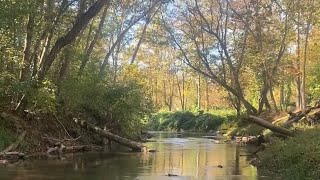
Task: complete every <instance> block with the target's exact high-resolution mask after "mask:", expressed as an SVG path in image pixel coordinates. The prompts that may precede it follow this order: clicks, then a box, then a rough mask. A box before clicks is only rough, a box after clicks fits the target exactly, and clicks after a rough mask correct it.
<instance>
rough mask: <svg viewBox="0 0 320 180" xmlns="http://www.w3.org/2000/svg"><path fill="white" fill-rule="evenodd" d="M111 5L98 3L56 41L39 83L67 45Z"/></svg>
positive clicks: (42, 70)
mask: <svg viewBox="0 0 320 180" xmlns="http://www.w3.org/2000/svg"><path fill="white" fill-rule="evenodd" d="M109 3H110V1H109V0H98V1H96V2H95V3H94V4H93V5H92V6H91V7H90V8H89V9H88V10H87V11H86V12H85V13H83V14H82V15H81V16H80V18H79V19H78V20H77V21H76V22H75V24H74V25H73V27H72V28H71V29H70V31H69V32H68V33H67V34H66V35H64V36H62V37H60V38H59V39H58V40H57V41H56V43H55V44H54V46H53V47H52V49H51V51H50V52H49V54H48V56H46V58H45V60H44V63H43V65H42V67H41V70H40V71H39V74H38V80H39V81H42V80H43V79H44V78H45V76H46V74H47V72H48V70H49V69H50V67H51V65H52V63H53V61H54V59H55V58H56V56H57V54H58V53H59V52H60V50H61V49H62V48H63V47H65V46H66V45H68V44H70V43H71V42H72V41H74V40H75V38H76V37H77V36H78V34H79V33H80V32H81V30H82V29H84V28H85V27H86V26H87V24H88V23H89V22H90V20H91V19H92V18H93V17H94V16H96V14H98V13H99V12H100V10H101V9H102V8H103V7H104V6H105V5H107V4H109Z"/></svg>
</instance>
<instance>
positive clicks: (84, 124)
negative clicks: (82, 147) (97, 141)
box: [73, 118, 144, 151]
mask: <svg viewBox="0 0 320 180" xmlns="http://www.w3.org/2000/svg"><path fill="white" fill-rule="evenodd" d="M73 120H74V121H75V122H76V123H77V124H79V125H80V126H81V127H83V128H86V129H88V130H91V131H93V132H95V133H97V134H98V135H100V136H102V137H105V138H107V139H109V140H111V141H114V142H116V143H118V144H120V145H123V146H125V147H128V148H131V149H132V151H142V150H143V148H144V146H143V145H142V144H140V143H137V142H134V141H131V140H129V139H126V138H123V137H120V136H118V135H115V134H112V133H111V132H108V131H106V130H103V129H101V128H99V127H97V126H94V125H93V124H91V123H88V122H86V121H84V120H79V119H76V118H74V119H73Z"/></svg>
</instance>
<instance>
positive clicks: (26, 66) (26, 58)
mask: <svg viewBox="0 0 320 180" xmlns="http://www.w3.org/2000/svg"><path fill="white" fill-rule="evenodd" d="M34 18H35V16H34V15H33V14H29V17H28V23H27V36H26V40H25V47H24V52H23V60H22V61H23V67H22V69H21V72H20V81H25V80H27V79H28V78H29V76H30V65H31V45H32V34H33V26H34Z"/></svg>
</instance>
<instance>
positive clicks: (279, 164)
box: [258, 128, 320, 180]
mask: <svg viewBox="0 0 320 180" xmlns="http://www.w3.org/2000/svg"><path fill="white" fill-rule="evenodd" d="M319 136H320V129H319V128H315V129H308V130H306V131H303V132H301V133H299V134H298V135H297V136H295V137H293V138H289V139H286V140H281V139H277V140H275V141H273V142H272V144H270V146H268V147H267V149H266V150H265V151H262V152H260V153H259V154H258V155H259V159H260V164H259V167H260V168H263V169H266V170H269V171H271V172H274V173H277V174H278V175H279V176H280V178H281V179H284V180H301V179H305V180H314V179H319V177H320V169H319V164H320V138H319Z"/></svg>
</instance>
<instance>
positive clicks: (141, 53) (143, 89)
mask: <svg viewBox="0 0 320 180" xmlns="http://www.w3.org/2000/svg"><path fill="white" fill-rule="evenodd" d="M319 6H320V4H319V2H318V1H314V0H307V1H302V0H294V1H288V0H282V1H273V0H245V1H238V0H235V1H234V0H233V1H231V0H194V1H193V0H187V1H179V0H177V1H168V0H160V1H154V0H148V1H143V0H137V1H118V0H113V1H112V0H96V1H92V0H78V1H74V0H28V1H14V0H5V1H1V4H0V10H1V15H0V18H1V19H0V22H1V24H0V34H1V35H0V38H1V39H0V42H1V44H0V110H1V111H2V112H9V113H12V114H15V115H18V116H20V117H22V119H25V120H26V121H27V120H32V119H33V120H34V119H36V120H37V121H38V120H39V119H46V120H48V121H49V124H50V123H52V124H51V125H50V126H49V127H46V128H49V129H55V128H57V126H60V127H59V128H58V129H61V131H60V133H61V132H64V131H67V132H71V131H73V130H72V129H74V128H75V127H77V126H76V125H75V124H74V122H73V121H72V118H83V119H86V120H88V121H89V122H90V123H93V124H94V125H97V126H100V127H104V128H105V129H109V130H110V131H112V132H114V133H117V134H122V135H124V136H130V135H132V133H137V132H139V130H140V129H142V128H143V126H144V125H145V124H146V122H147V121H148V120H149V119H151V122H152V120H154V119H155V117H156V116H154V117H153V118H149V117H150V114H151V113H155V112H159V111H160V112H166V111H172V112H175V111H192V112H194V113H198V115H199V117H202V113H203V112H214V111H216V110H227V109H228V110H230V109H234V110H235V112H236V114H235V115H237V116H240V115H241V114H249V115H259V114H261V113H262V112H264V111H275V112H280V111H293V110H297V111H299V110H301V111H304V110H305V109H306V108H307V106H308V105H310V104H311V105H313V104H314V103H315V102H317V101H318V100H319V96H320V93H319V88H320V76H319V67H320V61H319V58H320V54H319V52H320V51H319V50H320V45H319V43H318V40H319V38H320V34H319V10H318V9H319ZM187 114H188V113H187ZM205 116H206V117H207V116H208V118H209V119H210V118H212V117H214V116H212V117H211V116H210V115H208V114H206V115H205ZM190 117H194V115H191V116H190ZM191 119H192V118H191ZM200 119H201V118H200ZM213 119H214V118H213ZM217 119H218V121H219V123H217V124H221V122H220V120H219V119H221V117H218V118H217ZM222 119H223V118H222ZM60 120H61V121H60ZM200 121H201V122H202V120H199V122H200ZM196 122H198V120H195V119H192V120H190V122H189V125H190V124H191V125H192V124H193V123H196ZM203 122H206V123H209V124H210V122H209V121H207V120H203ZM37 123H38V124H46V123H43V122H41V120H40V121H39V122H37ZM37 123H34V124H32V123H31V124H32V126H35V124H37ZM54 123H55V124H56V125H53V124H54ZM5 124H6V123H4V124H3V126H5ZM18 124H19V123H18ZM20 124H22V126H24V125H25V124H28V123H26V122H23V123H22V122H20ZM29 125H30V124H29ZM61 125H62V126H63V128H61ZM30 126H31V125H30ZM64 126H67V127H66V128H65V127H64ZM200 126H201V127H203V128H198V129H202V130H203V129H206V130H210V129H208V126H206V125H205V124H201V125H199V127H200ZM172 127H174V128H175V129H177V127H176V125H172ZM190 127H191V126H190ZM174 128H173V129H174ZM160 129H161V128H160ZM179 129H180V128H179ZM213 129H216V124H214V125H212V130H213ZM2 134H6V133H5V131H3V133H2ZM76 134H77V133H76ZM51 136H57V134H55V135H54V134H51ZM74 138H75V137H74Z"/></svg>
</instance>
